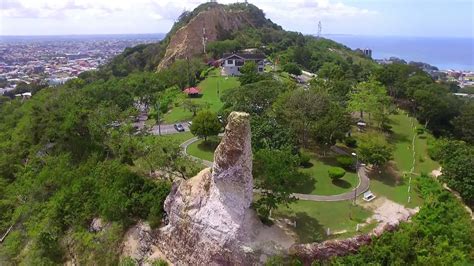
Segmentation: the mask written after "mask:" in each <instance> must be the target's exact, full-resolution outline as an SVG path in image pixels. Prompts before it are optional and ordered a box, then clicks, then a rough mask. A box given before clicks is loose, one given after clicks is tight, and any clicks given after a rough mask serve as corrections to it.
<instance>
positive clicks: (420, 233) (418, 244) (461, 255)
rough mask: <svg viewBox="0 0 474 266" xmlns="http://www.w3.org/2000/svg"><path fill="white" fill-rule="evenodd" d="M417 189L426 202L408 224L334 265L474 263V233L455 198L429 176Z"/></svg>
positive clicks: (469, 220) (464, 212)
mask: <svg viewBox="0 0 474 266" xmlns="http://www.w3.org/2000/svg"><path fill="white" fill-rule="evenodd" d="M417 180H418V184H417V189H418V190H419V191H420V192H421V194H422V195H423V197H424V198H425V199H426V201H425V205H424V206H422V208H421V210H420V213H419V214H418V215H416V216H415V217H414V218H413V219H412V222H411V223H405V224H402V225H401V227H400V229H399V230H398V231H396V232H390V233H385V234H383V235H382V236H381V237H380V238H376V239H374V242H373V243H372V244H371V245H369V246H366V247H362V249H361V250H360V251H359V252H358V253H357V254H356V255H351V256H348V257H342V258H337V259H335V260H334V264H337V265H348V264H349V265H367V264H371V263H374V262H376V263H377V264H382V265H407V264H408V265H450V264H454V265H468V264H470V263H472V261H473V260H474V254H473V252H472V251H473V246H472V243H474V230H473V226H472V221H471V219H470V217H469V215H468V214H467V212H466V210H465V209H464V208H463V207H462V206H461V205H460V204H459V202H458V201H457V199H456V198H454V196H453V195H451V194H450V193H449V192H448V191H446V190H444V189H443V188H442V187H441V185H440V184H438V183H436V182H435V181H433V180H432V179H431V178H430V177H428V176H423V177H422V178H420V179H417Z"/></svg>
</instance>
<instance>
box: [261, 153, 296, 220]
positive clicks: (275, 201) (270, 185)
mask: <svg viewBox="0 0 474 266" xmlns="http://www.w3.org/2000/svg"><path fill="white" fill-rule="evenodd" d="M298 165H299V159H298V156H297V155H293V154H291V153H290V152H289V151H282V150H268V149H263V150H259V151H257V152H256V153H255V155H254V168H253V176H254V178H255V187H256V188H258V189H260V195H261V197H260V198H259V199H258V200H257V202H256V203H255V205H256V208H257V211H258V213H259V214H260V215H261V216H263V217H264V218H268V217H269V216H270V213H271V210H273V209H275V208H277V207H278V205H280V204H288V203H290V202H293V201H294V200H296V199H295V198H294V197H292V196H291V193H292V190H291V189H292V188H294V187H296V186H297V185H298V184H299V183H301V182H302V180H303V178H304V176H303V175H301V174H300V173H299V172H298Z"/></svg>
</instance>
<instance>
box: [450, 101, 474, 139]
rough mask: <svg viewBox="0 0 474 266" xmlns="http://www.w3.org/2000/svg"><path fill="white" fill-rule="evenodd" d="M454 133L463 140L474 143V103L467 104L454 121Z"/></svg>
mask: <svg viewBox="0 0 474 266" xmlns="http://www.w3.org/2000/svg"><path fill="white" fill-rule="evenodd" d="M452 123H453V125H454V133H455V134H456V135H457V136H458V137H459V138H461V139H462V140H464V141H466V142H469V143H471V144H474V103H468V104H465V105H464V106H463V107H462V108H461V114H460V115H459V116H457V117H455V118H454V119H453V121H452Z"/></svg>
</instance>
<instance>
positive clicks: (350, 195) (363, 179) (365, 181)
mask: <svg viewBox="0 0 474 266" xmlns="http://www.w3.org/2000/svg"><path fill="white" fill-rule="evenodd" d="M198 140H199V138H197V137H194V138H192V139H189V140H187V141H185V142H184V143H183V144H181V145H180V147H181V148H182V149H183V152H184V154H185V155H187V156H189V157H191V158H192V159H194V160H196V161H198V162H201V163H202V164H204V165H205V166H207V167H212V164H213V163H212V162H210V161H206V160H203V159H200V158H198V157H195V156H192V155H189V154H188V146H189V145H191V144H193V143H194V142H196V141H198ZM332 150H333V151H334V152H336V153H339V154H342V155H348V153H347V152H346V151H344V150H342V149H340V148H337V147H335V148H333V149H332ZM357 176H358V177H359V184H358V185H357V187H356V188H355V189H353V190H352V191H349V192H346V193H342V194H338V195H328V196H323V195H313V194H300V193H294V194H292V195H293V196H294V197H295V198H297V199H300V200H309V201H345V200H352V199H354V195H356V197H358V196H360V195H362V194H363V193H365V192H366V191H367V190H369V186H370V179H369V176H368V173H367V169H366V167H365V165H362V164H359V165H358V166H357Z"/></svg>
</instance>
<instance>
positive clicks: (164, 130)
mask: <svg viewBox="0 0 474 266" xmlns="http://www.w3.org/2000/svg"><path fill="white" fill-rule="evenodd" d="M180 124H181V125H183V127H184V131H185V132H188V131H189V124H188V123H187V122H183V123H180ZM160 128H161V135H171V134H178V133H182V132H179V131H177V130H176V129H175V128H174V124H172V125H169V124H164V125H161V126H160ZM150 133H151V134H153V135H158V133H159V131H158V126H154V127H153V128H152V129H151V130H150Z"/></svg>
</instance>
